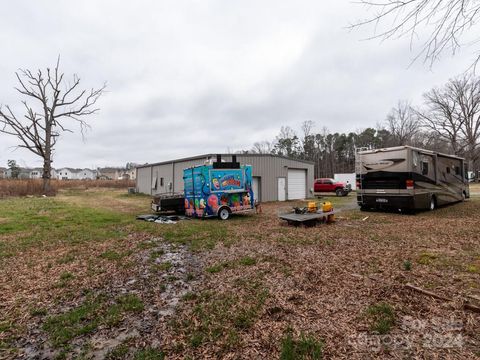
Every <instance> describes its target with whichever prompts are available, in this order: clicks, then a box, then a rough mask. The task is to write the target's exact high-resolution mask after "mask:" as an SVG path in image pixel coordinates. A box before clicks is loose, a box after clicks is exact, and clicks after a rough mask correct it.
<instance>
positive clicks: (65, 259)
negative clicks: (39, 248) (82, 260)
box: [57, 253, 75, 265]
mask: <svg viewBox="0 0 480 360" xmlns="http://www.w3.org/2000/svg"><path fill="white" fill-rule="evenodd" d="M74 260H75V255H74V254H73V253H68V254H66V255H64V256H62V257H61V258H60V259H58V260H57V264H60V265H64V264H70V263H71V262H73V261H74Z"/></svg>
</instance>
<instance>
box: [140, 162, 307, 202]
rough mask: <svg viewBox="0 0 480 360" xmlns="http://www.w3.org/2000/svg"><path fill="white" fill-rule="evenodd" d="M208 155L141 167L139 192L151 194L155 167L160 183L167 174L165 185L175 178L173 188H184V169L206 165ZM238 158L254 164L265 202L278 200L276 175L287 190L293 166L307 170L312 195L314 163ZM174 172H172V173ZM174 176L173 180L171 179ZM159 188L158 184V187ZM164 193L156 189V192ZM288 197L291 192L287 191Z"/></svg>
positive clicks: (244, 163)
mask: <svg viewBox="0 0 480 360" xmlns="http://www.w3.org/2000/svg"><path fill="white" fill-rule="evenodd" d="M223 158H224V159H225V160H226V161H230V159H231V158H230V156H224V157H223ZM205 160H206V158H201V159H196V160H186V161H181V162H175V163H174V165H172V163H168V164H163V165H157V166H153V168H152V167H145V168H140V169H138V178H137V186H138V191H139V192H143V193H146V194H150V188H151V186H152V184H151V178H150V170H151V169H152V170H153V176H155V174H156V172H157V171H158V174H159V175H158V180H157V181H158V184H159V182H160V177H161V175H160V174H164V176H163V177H164V187H166V185H167V184H168V182H169V181H173V189H174V191H175V192H181V191H183V170H184V169H186V168H189V167H192V166H195V165H203V164H204V163H205ZM237 160H238V161H239V162H240V163H241V164H243V165H252V167H253V174H252V175H253V176H259V177H260V178H261V181H260V186H261V189H260V193H261V194H262V201H276V200H277V178H279V177H284V178H285V180H286V186H287V189H288V177H287V171H288V168H291V169H306V170H307V189H306V194H307V197H308V196H311V193H310V189H312V188H313V164H308V163H304V162H300V161H296V160H290V159H284V158H280V157H276V156H255V155H243V154H237ZM172 172H173V175H171V174H172ZM170 179H171V180H170ZM157 188H158V189H159V186H158V187H157ZM158 192H161V191H160V190H157V193H158ZM287 196H288V194H287Z"/></svg>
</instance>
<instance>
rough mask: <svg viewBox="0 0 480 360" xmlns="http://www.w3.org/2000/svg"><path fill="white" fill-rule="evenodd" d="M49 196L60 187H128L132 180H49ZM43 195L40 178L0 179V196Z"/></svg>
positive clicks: (133, 184) (133, 183) (130, 185)
mask: <svg viewBox="0 0 480 360" xmlns="http://www.w3.org/2000/svg"><path fill="white" fill-rule="evenodd" d="M50 186H51V192H50V193H48V194H46V195H49V196H53V195H56V194H57V192H58V190H60V189H88V188H101V187H103V188H119V189H123V188H125V189H126V188H128V187H134V186H135V181H133V180H56V179H52V180H51V181H50ZM27 195H43V180H42V179H0V198H2V197H9V196H27Z"/></svg>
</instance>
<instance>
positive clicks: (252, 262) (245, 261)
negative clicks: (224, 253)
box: [238, 256, 257, 266]
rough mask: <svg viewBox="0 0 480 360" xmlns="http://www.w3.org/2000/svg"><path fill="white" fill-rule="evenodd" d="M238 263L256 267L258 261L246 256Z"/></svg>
mask: <svg viewBox="0 0 480 360" xmlns="http://www.w3.org/2000/svg"><path fill="white" fill-rule="evenodd" d="M238 263H239V264H240V265H243V266H251V265H255V264H256V263H257V260H256V259H254V258H251V257H249V256H245V257H243V258H241V259H240V260H238Z"/></svg>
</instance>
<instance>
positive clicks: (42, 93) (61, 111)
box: [0, 58, 105, 194]
mask: <svg viewBox="0 0 480 360" xmlns="http://www.w3.org/2000/svg"><path fill="white" fill-rule="evenodd" d="M59 62H60V58H59V59H58V60H57V63H56V65H55V69H54V70H53V71H51V70H50V69H48V68H47V70H46V71H45V72H44V71H42V70H38V71H37V72H36V73H33V72H32V71H30V70H28V69H21V70H19V72H17V73H15V74H16V77H17V80H18V83H19V86H18V87H16V88H15V90H17V91H18V92H19V93H20V94H22V95H24V96H25V98H26V99H27V100H29V101H32V102H33V103H35V106H31V105H30V103H29V102H28V101H27V100H25V99H24V100H22V104H23V106H24V108H25V114H24V116H23V117H18V116H17V115H15V113H14V111H13V110H12V108H11V107H10V106H8V105H6V106H5V110H4V109H2V107H1V106H0V132H1V133H4V134H7V135H12V136H15V137H17V138H18V140H19V145H17V147H19V148H24V149H28V150H29V151H31V152H33V153H34V154H35V155H38V156H39V157H41V158H42V159H43V175H42V178H43V191H44V193H46V194H47V193H49V192H50V177H51V169H52V165H51V164H52V155H53V149H54V147H55V144H56V143H57V140H58V138H59V136H60V135H61V134H62V133H63V132H73V131H72V130H71V129H69V128H67V127H66V126H67V124H66V123H67V120H72V121H73V122H77V123H78V125H79V126H80V130H81V133H82V136H83V135H84V131H85V130H86V129H87V128H88V127H89V125H88V123H87V122H86V121H85V120H84V118H85V117H86V116H88V115H92V114H95V113H96V112H97V111H98V110H99V109H98V108H97V107H96V102H97V100H98V99H99V97H100V96H101V95H102V94H103V92H104V90H105V85H103V86H102V87H101V88H100V89H90V90H81V89H79V87H80V78H79V77H78V76H77V75H73V79H72V81H71V82H68V81H66V80H64V74H63V73H61V72H60V70H59ZM37 110H38V111H37Z"/></svg>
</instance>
